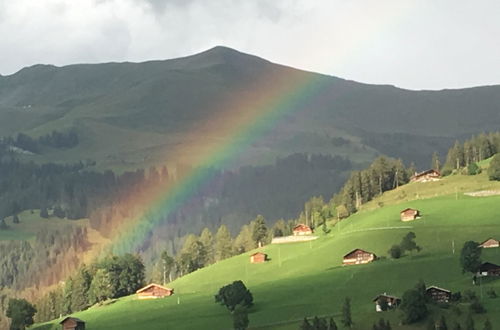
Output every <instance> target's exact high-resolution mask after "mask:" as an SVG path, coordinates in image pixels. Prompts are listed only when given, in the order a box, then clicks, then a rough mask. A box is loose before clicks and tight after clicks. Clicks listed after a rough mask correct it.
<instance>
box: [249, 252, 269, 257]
mask: <svg viewBox="0 0 500 330" xmlns="http://www.w3.org/2000/svg"><path fill="white" fill-rule="evenodd" d="M258 254H262V255H265V256H267V254H265V253H264V252H260V251H259V252H255V253H254V254H251V255H250V256H251V257H253V256H256V255H258Z"/></svg>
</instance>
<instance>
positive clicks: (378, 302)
mask: <svg viewBox="0 0 500 330" xmlns="http://www.w3.org/2000/svg"><path fill="white" fill-rule="evenodd" d="M384 301H385V302H386V303H387V307H388V308H393V307H396V306H399V304H401V298H398V297H395V296H390V295H388V294H386V293H384V294H379V295H378V296H376V297H375V298H373V302H374V303H375V310H376V311H377V312H382V304H383V302H384Z"/></svg>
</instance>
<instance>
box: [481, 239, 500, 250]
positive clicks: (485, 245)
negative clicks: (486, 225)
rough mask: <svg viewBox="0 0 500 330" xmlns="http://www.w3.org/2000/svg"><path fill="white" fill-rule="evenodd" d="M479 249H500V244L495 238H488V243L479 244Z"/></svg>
mask: <svg viewBox="0 0 500 330" xmlns="http://www.w3.org/2000/svg"><path fill="white" fill-rule="evenodd" d="M479 247H482V248H497V247H500V242H498V241H497V240H496V239H494V238H488V239H487V240H486V241H484V242H483V243H481V244H479Z"/></svg>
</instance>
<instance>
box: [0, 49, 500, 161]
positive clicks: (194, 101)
mask: <svg viewBox="0 0 500 330" xmlns="http://www.w3.org/2000/svg"><path fill="white" fill-rule="evenodd" d="M290 81H315V82H316V83H317V84H316V85H315V87H314V92H313V93H310V94H311V96H310V97H308V98H306V99H305V100H304V102H303V103H302V104H299V105H294V106H296V107H297V109H294V110H293V111H290V113H289V114H288V115H286V116H284V117H283V118H282V119H281V120H280V123H279V125H276V127H274V130H273V132H272V139H270V138H267V139H266V138H265V139H263V140H262V141H252V143H253V145H250V146H248V150H247V151H248V152H247V154H248V155H249V156H248V157H247V158H244V159H242V161H241V162H242V163H244V164H249V163H256V162H257V163H258V162H261V163H262V162H265V163H269V162H272V161H273V160H274V159H275V157H276V156H286V155H288V154H291V153H294V152H304V151H308V152H315V151H316V150H317V149H318V145H320V144H321V145H322V146H321V149H320V151H321V152H322V153H330V154H347V155H349V156H351V157H354V159H356V158H365V159H363V160H367V159H366V158H368V159H370V158H372V157H373V153H374V150H373V149H375V150H377V151H378V152H380V153H385V154H388V155H391V156H396V157H398V156H399V157H403V158H404V159H406V160H408V161H409V160H413V161H415V162H416V163H417V165H425V166H426V165H427V159H429V158H430V155H431V153H432V152H433V151H435V150H437V151H440V152H441V153H444V152H445V151H446V150H447V148H448V147H449V145H451V143H452V142H453V140H454V139H455V138H457V137H460V136H470V135H471V134H476V133H480V132H483V131H492V130H496V129H497V128H498V127H499V125H500V117H499V115H498V105H499V104H500V96H499V95H500V93H499V92H498V91H499V88H500V87H498V86H488V87H480V88H469V89H462V90H444V91H435V92H434V91H408V90H402V89H398V88H395V87H392V86H375V85H367V84H361V83H356V82H353V81H348V80H343V79H339V78H336V77H332V76H325V75H320V74H316V73H310V72H305V71H301V70H296V69H292V68H289V67H285V66H281V65H278V64H274V63H271V62H268V61H266V60H264V59H261V58H258V57H255V56H251V55H247V54H243V53H240V52H237V51H235V50H232V49H229V48H225V47H215V48H213V49H210V50H208V51H206V52H203V53H200V54H197V55H193V56H188V57H184V58H179V59H172V60H165V61H149V62H144V63H104V64H79V65H70V66H65V67H54V66H49V65H35V66H32V67H28V68H24V69H22V70H21V71H19V72H17V73H15V74H13V75H10V76H2V77H0V132H1V135H2V136H5V135H14V134H16V133H18V132H25V133H27V134H29V135H32V136H39V135H43V134H46V133H48V132H51V131H52V130H54V129H58V130H65V129H69V128H71V127H74V128H76V129H77V130H78V133H79V136H80V139H81V141H82V144H81V145H79V146H77V147H76V148H75V149H73V150H63V151H59V152H57V153H54V154H50V152H49V153H48V154H43V155H41V156H34V157H31V159H34V160H36V161H41V162H43V161H46V160H47V159H51V160H64V161H68V160H72V161H77V160H80V159H82V158H83V159H85V158H95V160H96V161H98V165H99V166H101V167H103V168H110V167H128V168H137V167H143V166H141V165H143V164H144V163H145V162H147V163H155V162H158V161H165V157H166V156H167V158H168V155H169V154H171V153H172V151H173V150H183V149H187V148H188V146H189V144H187V142H186V141H190V137H192V134H193V132H196V131H197V129H198V128H199V123H204V122H207V121H215V122H217V121H224V120H225V118H226V116H224V115H222V114H221V111H230V112H231V113H232V114H234V113H237V114H240V113H241V114H242V115H243V114H244V113H245V112H246V111H254V109H250V110H249V109H245V107H244V106H245V102H244V101H243V102H242V100H259V99H261V98H262V97H263V96H262V94H263V91H269V90H271V91H272V90H276V89H279V86H281V85H283V84H287V83H289V82H290ZM301 92H302V90H301V89H298V90H297V91H296V93H298V94H300V93H301ZM281 97H282V95H279V94H278V95H274V97H273V102H279V101H280V98H281ZM227 104H230V105H231V106H229V107H228V106H227ZM227 108H229V109H227ZM381 119H383V120H381ZM395 134H396V135H395ZM339 136H341V137H344V138H347V140H349V141H351V142H352V144H350V145H349V144H348V145H346V146H345V147H344V149H343V150H342V149H341V150H339V148H338V147H336V146H335V145H334V144H333V143H332V138H334V137H339ZM228 138H230V136H225V135H224V134H220V133H219V132H211V133H210V134H207V135H206V136H204V137H203V140H204V141H203V142H204V143H209V142H213V143H217V142H220V140H221V139H228ZM360 139H362V142H363V143H360ZM117 140H119V141H129V142H134V141H136V142H137V143H130V144H128V145H123V144H121V145H119V146H116V144H115V142H116V141H117ZM402 141H404V148H401V145H402V144H401V142H402ZM138 142H141V143H138ZM190 152H192V150H186V151H185V155H182V156H181V157H182V158H183V159H181V160H180V161H183V162H189V161H190V158H189V154H190ZM158 158H161V160H158ZM175 161H178V159H175Z"/></svg>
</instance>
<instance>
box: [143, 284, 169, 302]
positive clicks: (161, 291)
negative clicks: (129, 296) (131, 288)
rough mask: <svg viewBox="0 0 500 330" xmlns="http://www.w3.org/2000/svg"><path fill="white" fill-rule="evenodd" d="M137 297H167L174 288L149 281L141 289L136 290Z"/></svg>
mask: <svg viewBox="0 0 500 330" xmlns="http://www.w3.org/2000/svg"><path fill="white" fill-rule="evenodd" d="M136 293H137V298H139V299H155V298H163V297H168V296H171V295H173V294H174V289H170V288H167V287H164V286H163V285H159V284H155V283H151V284H149V285H146V286H145V287H143V288H142V289H139V290H137V291H136Z"/></svg>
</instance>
